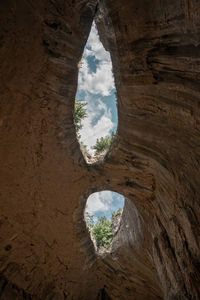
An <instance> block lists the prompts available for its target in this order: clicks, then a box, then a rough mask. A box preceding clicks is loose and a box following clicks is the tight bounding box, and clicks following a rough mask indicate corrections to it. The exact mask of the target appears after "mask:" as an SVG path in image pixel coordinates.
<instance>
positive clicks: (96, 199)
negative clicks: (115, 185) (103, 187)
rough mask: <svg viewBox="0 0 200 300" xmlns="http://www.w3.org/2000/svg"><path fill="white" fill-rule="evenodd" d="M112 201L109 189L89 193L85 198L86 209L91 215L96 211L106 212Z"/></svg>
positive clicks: (109, 208)
mask: <svg viewBox="0 0 200 300" xmlns="http://www.w3.org/2000/svg"><path fill="white" fill-rule="evenodd" d="M112 202H113V193H112V192H110V191H104V192H98V193H94V194H91V195H90V196H89V198H88V200H87V206H86V211H87V212H89V213H90V214H91V215H95V214H96V213H97V212H106V211H110V210H111V206H112Z"/></svg>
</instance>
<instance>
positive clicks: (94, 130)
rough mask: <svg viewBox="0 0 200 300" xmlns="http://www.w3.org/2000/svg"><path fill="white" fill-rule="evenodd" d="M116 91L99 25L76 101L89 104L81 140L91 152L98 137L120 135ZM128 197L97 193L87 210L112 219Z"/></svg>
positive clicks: (85, 55) (84, 62)
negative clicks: (117, 131) (113, 133)
mask: <svg viewBox="0 0 200 300" xmlns="http://www.w3.org/2000/svg"><path fill="white" fill-rule="evenodd" d="M115 93H116V89H115V85H114V77H113V73H112V63H111V59H110V53H109V52H108V51H106V50H105V49H104V47H103V45H102V43H101V42H100V40H99V36H98V32H97V29H96V25H95V23H93V25H92V28H91V32H90V35H89V38H88V41H87V43H86V46H85V49H84V52H83V57H82V60H81V63H80V68H79V77H78V89H77V94H76V98H77V99H79V100H81V101H84V102H87V106H86V109H87V117H86V118H85V119H84V120H83V121H82V125H83V128H82V129H81V130H80V132H79V133H80V135H81V138H80V140H81V141H82V142H83V143H84V144H85V145H86V146H87V149H88V152H89V153H90V154H94V150H93V149H92V148H91V147H92V146H94V145H95V144H96V140H97V138H101V137H105V136H107V135H109V134H111V132H112V131H114V132H116V129H117V123H118V116H117V107H116V96H115ZM123 205H124V197H123V196H121V195H120V194H118V193H114V192H111V191H102V192H97V193H93V194H91V195H90V196H89V198H88V200H87V204H86V211H87V212H89V213H90V214H91V215H93V216H94V221H95V222H96V221H97V219H98V217H101V216H106V217H107V218H109V219H111V216H112V213H113V212H114V211H116V210H118V209H119V208H123Z"/></svg>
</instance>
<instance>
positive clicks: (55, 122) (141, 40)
mask: <svg viewBox="0 0 200 300" xmlns="http://www.w3.org/2000/svg"><path fill="white" fill-rule="evenodd" d="M0 17H1V18H0V20H1V21H0V22H1V26H0V57H1V58H2V59H1V65H0V68H1V70H0V74H1V77H0V80H1V85H0V94H1V100H0V108H1V109H0V144H1V147H0V157H1V187H0V191H1V192H0V197H1V202H0V205H1V208H0V274H1V277H0V299H5V300H12V299H33V300H36V299H42V300H45V299H46V300H47V299H56V300H64V299H75V300H76V299H77V300H79V299H81V300H86V299H126V300H127V299H141V300H144V299H163V298H164V299H195V300H198V299H199V298H200V288H199V281H200V271H199V266H200V255H199V243H200V240H199V236H200V232H199V231H200V229H199V228H200V227H199V216H200V207H199V196H200V187H199V177H200V176H199V164H200V150H199V149H200V148H199V144H200V134H199V124H200V118H199V117H200V115H199V102H200V99H199V98H200V93H199V71H200V67H199V61H200V49H199V45H200V32H199V30H200V29H199V28H200V4H199V2H198V1H195V0H191V1H186V0H175V1H171V0H166V1H160V0H155V1H147V0H140V1H138V0H135V1H129V2H128V1H127V2H124V1H122V0H101V1H98V3H97V1H95V0H87V1H86V0H65V1H63V0H45V1H42V2H41V1H40V2H39V1H31V0H24V1H17V2H16V1H14V0H10V1H1V4H0ZM94 17H95V19H96V22H97V26H98V28H99V32H100V37H101V40H102V42H103V44H104V45H105V47H106V49H108V50H109V51H110V53H111V57H112V62H113V71H114V76H115V82H116V88H117V98H118V112H119V126H118V136H117V139H116V141H115V142H114V144H113V145H112V150H111V151H110V153H108V154H107V156H106V158H105V160H104V161H103V162H99V163H95V164H93V165H87V163H86V162H85V160H84V158H83V156H82V154H81V151H80V149H79V144H78V142H77V140H76V133H75V127H74V124H73V107H74V98H75V93H76V87H77V77H78V67H77V66H78V62H79V60H80V58H81V55H82V53H83V48H84V45H85V43H86V40H87V37H88V35H89V30H90V27H91V24H92V21H93V18H94ZM103 189H110V190H113V191H116V192H119V193H121V194H123V195H124V196H125V197H126V198H127V199H128V200H127V201H126V205H125V209H124V212H123V216H122V221H121V225H120V229H119V231H118V233H117V234H116V236H115V238H114V241H113V246H112V250H111V252H110V253H109V254H106V255H98V254H96V253H95V249H94V247H93V245H92V242H91V241H90V239H89V233H88V231H87V228H86V226H85V223H84V220H83V211H84V206H85V202H86V199H87V197H88V196H89V194H90V193H92V192H94V191H100V190H103Z"/></svg>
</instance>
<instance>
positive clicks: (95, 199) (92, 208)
mask: <svg viewBox="0 0 200 300" xmlns="http://www.w3.org/2000/svg"><path fill="white" fill-rule="evenodd" d="M124 201H125V199H124V196H122V195H121V194H118V193H116V192H112V191H108V190H106V191H101V192H96V193H93V194H91V195H90V196H89V197H88V199H87V202H86V206H85V211H84V219H85V223H86V226H87V228H88V230H89V233H90V238H91V240H92V242H93V244H94V247H95V250H96V251H97V252H98V253H100V254H103V253H106V252H110V251H111V248H112V241H113V238H114V236H115V235H116V234H117V232H118V230H119V228H120V223H121V218H122V213H123V208H124Z"/></svg>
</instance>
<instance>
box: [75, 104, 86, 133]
mask: <svg viewBox="0 0 200 300" xmlns="http://www.w3.org/2000/svg"><path fill="white" fill-rule="evenodd" d="M86 105H87V102H80V100H77V99H76V100H75V106H74V123H75V127H76V132H77V135H78V133H79V130H80V129H81V128H82V127H83V125H82V124H81V121H82V120H83V119H84V118H85V117H86V116H87V113H86V108H85V106H86ZM78 137H79V138H80V136H79V135H78Z"/></svg>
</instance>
